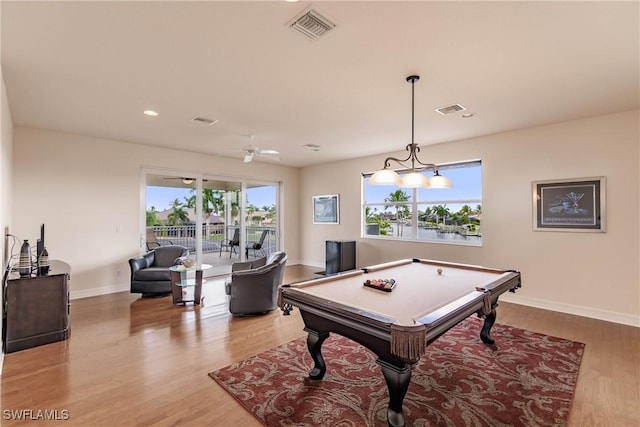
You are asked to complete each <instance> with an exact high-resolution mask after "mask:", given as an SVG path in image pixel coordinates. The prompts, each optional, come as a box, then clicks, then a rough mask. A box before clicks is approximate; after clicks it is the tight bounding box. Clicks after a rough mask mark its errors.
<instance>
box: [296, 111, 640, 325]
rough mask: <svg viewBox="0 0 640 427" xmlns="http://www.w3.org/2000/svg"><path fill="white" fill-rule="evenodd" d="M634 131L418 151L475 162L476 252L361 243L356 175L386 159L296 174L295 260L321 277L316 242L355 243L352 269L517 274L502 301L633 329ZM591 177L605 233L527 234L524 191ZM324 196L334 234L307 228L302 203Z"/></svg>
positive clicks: (571, 126)
mask: <svg viewBox="0 0 640 427" xmlns="http://www.w3.org/2000/svg"><path fill="white" fill-rule="evenodd" d="M638 124H639V121H638V111H631V112H625V113H620V114H613V115H607V116H601V117H595V118H591V119H586V120H577V121H572V122H565V123H559V124H554V125H549V126H542V127H536V128H531V129H523V130H518V131H512V132H506V133H501V134H496V135H490V136H485V137H481V138H473V139H469V140H464V141H457V142H451V143H446V144H439V145H432V146H427V147H424V148H423V150H422V152H421V153H420V158H421V159H422V160H423V161H431V162H436V163H445V162H453V161H460V160H468V159H475V158H480V159H482V162H483V203H482V212H483V224H482V229H483V245H482V247H471V246H460V245H445V244H429V243H417V242H397V241H386V240H385V241H381V240H373V239H361V238H360V221H361V220H360V212H361V206H360V199H361V191H360V175H361V173H362V172H372V171H375V170H377V169H378V168H380V167H381V166H382V162H383V159H384V157H386V155H385V156H374V157H367V158H362V159H357V160H352V161H344V162H339V163H334V164H331V165H322V166H316V167H310V168H305V169H303V170H302V171H301V177H300V187H301V189H302V191H301V193H300V196H301V198H300V213H301V233H300V234H301V236H306V238H303V239H301V242H300V249H301V251H302V253H301V257H302V258H303V259H304V260H305V263H306V264H311V265H316V266H318V267H322V266H323V265H324V242H325V240H333V239H337V240H344V239H355V240H357V244H356V248H357V254H356V256H357V265H358V266H365V265H370V264H375V263H378V262H383V261H388V260H392V259H398V258H404V257H425V258H433V259H442V260H447V261H455V262H462V263H471V264H479V265H485V266H488V267H501V268H511V269H517V270H519V271H520V272H521V273H522V280H523V288H522V289H521V290H520V291H519V292H518V294H517V295H515V296H506V298H503V299H505V300H510V301H514V302H520V303H526V304H529V305H534V306H539V307H543V308H550V309H554V310H558V311H564V312H568V313H574V314H581V315H586V316H590V317H595V318H601V319H605V320H611V321H616V322H620V323H627V324H634V325H639V326H640V320H639V315H640V307H639V306H640V292H639V288H640V273H639V272H640V266H639V263H640V261H639V259H640V252H639V238H638V236H639V233H640V227H639V221H638V212H639V211H638V207H639V201H640V198H639V194H640V188H639V187H640V186H639V175H638V169H639V165H640V161H639V158H640V157H639V145H640V144H639V131H638ZM399 145H401V146H402V143H399ZM400 154H401V155H402V156H404V154H403V153H400ZM592 176H606V177H607V189H606V198H607V200H606V202H607V206H606V209H607V211H606V212H607V217H608V218H607V224H606V226H607V232H606V233H568V232H534V231H533V229H532V221H533V219H532V206H531V205H532V193H531V183H532V181H537V180H546V179H563V178H580V177H592ZM454 184H455V183H454ZM332 193H338V194H340V204H341V206H340V225H334V226H330V225H314V224H312V220H311V215H312V213H311V198H312V196H313V195H318V194H332ZM311 236H312V237H311Z"/></svg>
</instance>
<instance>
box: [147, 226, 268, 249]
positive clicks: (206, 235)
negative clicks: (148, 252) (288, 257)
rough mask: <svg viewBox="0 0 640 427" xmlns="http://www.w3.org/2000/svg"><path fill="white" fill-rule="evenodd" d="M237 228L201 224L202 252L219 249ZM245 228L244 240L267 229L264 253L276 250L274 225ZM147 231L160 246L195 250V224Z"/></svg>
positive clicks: (259, 234)
mask: <svg viewBox="0 0 640 427" xmlns="http://www.w3.org/2000/svg"><path fill="white" fill-rule="evenodd" d="M237 228H239V227H238V226H225V225H206V224H203V226H202V252H203V253H209V252H218V251H220V243H221V242H224V241H229V240H230V239H231V238H232V237H233V234H234V232H235V230H236V229H237ZM245 230H246V234H245V242H257V241H258V240H260V236H261V235H262V231H263V230H269V233H267V235H266V237H265V239H264V244H263V248H264V253H265V254H266V255H269V254H270V253H271V252H273V251H275V250H276V228H275V227H274V226H247V227H245ZM147 231H148V234H151V233H152V234H151V235H155V237H156V240H157V242H158V244H159V245H160V246H166V245H180V246H184V247H185V248H187V249H189V252H195V250H196V233H197V232H198V230H197V227H196V226H195V225H163V226H152V227H147ZM147 243H149V242H147ZM226 249H228V248H226Z"/></svg>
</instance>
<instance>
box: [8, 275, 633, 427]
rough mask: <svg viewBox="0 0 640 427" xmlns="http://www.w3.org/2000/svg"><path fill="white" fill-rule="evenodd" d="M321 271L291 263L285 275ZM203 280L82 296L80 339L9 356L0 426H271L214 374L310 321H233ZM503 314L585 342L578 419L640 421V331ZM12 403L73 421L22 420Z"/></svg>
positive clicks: (214, 283) (539, 314)
mask: <svg viewBox="0 0 640 427" xmlns="http://www.w3.org/2000/svg"><path fill="white" fill-rule="evenodd" d="M316 270H317V268H308V267H302V266H289V267H287V271H286V276H285V281H287V282H291V281H296V280H301V279H303V278H308V277H313V276H314V275H313V272H314V271H316ZM203 288H204V294H205V301H204V305H203V306H200V307H195V308H194V307H192V306H188V307H180V306H174V305H173V304H172V303H171V298H170V297H166V298H157V299H140V298H139V297H138V296H137V295H132V294H128V293H125V292H123V293H118V294H112V295H105V296H100V297H93V298H86V299H81V300H74V301H72V303H71V319H72V320H71V321H72V324H71V338H70V339H69V340H67V341H64V342H59V343H53V344H49V345H46V346H41V347H36V348H33V349H29V350H24V351H21V352H17V353H11V354H7V355H5V360H4V368H3V372H2V379H1V401H2V403H1V410H2V415H1V416H0V417H1V419H0V423H1V424H2V425H3V426H4V425H7V426H11V425H28V424H31V425H64V426H133V425H141V426H142V425H143V426H149V425H153V426H174V425H175V426H187V425H192V426H195V425H197V426H200V425H202V426H205V425H206V426H244V427H251V426H260V425H261V424H260V423H259V422H258V421H256V420H255V419H254V418H253V416H252V415H251V414H249V412H247V411H245V410H244V409H243V408H242V407H241V406H240V405H239V404H238V403H237V402H236V401H235V400H234V399H233V398H231V397H230V396H229V395H228V394H227V393H226V392H225V391H223V390H222V388H220V387H219V386H218V385H217V384H216V383H215V382H214V381H213V380H211V379H210V378H209V377H208V376H207V373H208V372H210V371H213V370H215V369H218V368H221V367H223V366H226V365H228V364H230V363H232V362H235V361H239V360H242V359H244V358H246V357H248V356H251V355H253V354H256V353H259V352H261V351H263V350H267V349H269V348H272V347H274V346H277V345H280V344H283V343H285V342H288V341H290V340H292V339H294V338H297V337H300V336H303V335H305V334H304V332H303V331H302V328H303V324H302V321H301V319H300V317H299V314H297V310H295V311H294V314H293V315H291V316H283V315H282V314H281V312H280V311H274V312H272V313H270V314H268V315H265V316H260V317H252V318H233V317H231V316H230V315H229V314H228V312H227V309H226V298H225V296H224V291H223V281H222V280H220V279H218V280H211V279H209V280H208V282H207V283H205V285H204V286H203ZM498 322H499V323H503V324H508V325H513V326H517V327H520V328H524V329H529V330H532V331H536V332H541V333H544V334H548V335H554V336H558V337H563V338H568V339H572V340H575V341H580V342H583V343H585V344H586V350H585V354H584V358H583V361H582V366H581V369H580V376H579V380H578V386H577V390H576V394H575V400H574V405H573V409H572V411H571V414H570V417H569V425H571V426H611V427H622V426H638V425H640V415H639V405H640V396H639V394H640V328H634V327H630V326H623V325H619V324H615V323H608V322H603V321H598V320H593V319H588V318H582V317H577V316H572V315H566V314H561V313H556V312H551V311H544V310H540V309H534V308H529V307H525V306H520V305H515V304H508V303H502V304H501V305H500V307H499V308H498ZM8 410H13V411H15V410H32V411H33V413H34V414H36V413H37V411H38V410H48V411H51V410H58V411H62V410H67V411H68V414H69V420H66V421H62V420H61V421H57V422H44V421H31V422H25V421H21V422H18V421H15V420H9V419H7V418H10V417H9V416H8V412H7V411H8ZM43 423H44V424H43Z"/></svg>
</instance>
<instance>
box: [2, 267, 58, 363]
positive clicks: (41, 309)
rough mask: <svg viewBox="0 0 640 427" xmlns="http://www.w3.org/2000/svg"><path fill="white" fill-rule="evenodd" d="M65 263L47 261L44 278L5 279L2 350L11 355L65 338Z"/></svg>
mask: <svg viewBox="0 0 640 427" xmlns="http://www.w3.org/2000/svg"><path fill="white" fill-rule="evenodd" d="M70 270H71V268H70V267H69V264H67V263H65V262H62V261H55V260H52V261H51V268H50V271H49V274H48V275H46V276H32V277H20V276H19V275H18V274H16V273H10V274H8V275H7V276H6V277H5V280H4V283H3V293H2V317H3V324H2V350H3V351H4V352H5V353H12V352H14V351H20V350H24V349H27V348H31V347H36V346H39V345H44V344H49V343H52V342H56V341H62V340H66V339H67V338H69V334H70V330H71V329H70V321H69V285H68V280H69V273H70Z"/></svg>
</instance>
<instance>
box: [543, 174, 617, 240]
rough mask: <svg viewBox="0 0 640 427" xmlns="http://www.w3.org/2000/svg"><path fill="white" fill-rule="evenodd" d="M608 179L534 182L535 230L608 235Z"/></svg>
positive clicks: (594, 178)
mask: <svg viewBox="0 0 640 427" xmlns="http://www.w3.org/2000/svg"><path fill="white" fill-rule="evenodd" d="M605 184H606V179H605V177H593V178H576V179H560V180H549V181H534V182H533V183H532V190H533V229H534V230H536V231H582V232H604V231H605V224H606V221H605V219H606V215H605Z"/></svg>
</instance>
